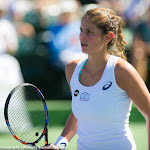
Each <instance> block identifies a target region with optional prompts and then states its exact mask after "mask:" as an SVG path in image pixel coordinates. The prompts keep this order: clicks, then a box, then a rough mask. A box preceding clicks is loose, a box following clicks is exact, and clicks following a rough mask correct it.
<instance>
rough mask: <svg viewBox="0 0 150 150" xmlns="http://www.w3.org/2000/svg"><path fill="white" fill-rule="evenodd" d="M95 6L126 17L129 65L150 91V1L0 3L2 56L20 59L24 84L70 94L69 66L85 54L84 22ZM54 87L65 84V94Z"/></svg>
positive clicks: (16, 0) (34, 0)
mask: <svg viewBox="0 0 150 150" xmlns="http://www.w3.org/2000/svg"><path fill="white" fill-rule="evenodd" d="M95 7H107V8H111V9H113V10H115V11H116V12H117V14H118V15H120V16H122V17H123V19H124V21H125V26H124V37H125V40H126V41H127V42H128V44H127V45H126V48H125V49H126V54H127V60H128V61H129V62H130V63H132V65H133V66H134V67H135V68H136V69H137V71H138V72H139V74H140V75H141V77H142V78H143V80H144V81H145V82H146V84H147V86H148V88H149V89H150V83H149V82H150V1H149V0H128V1H124V0H5V3H4V2H3V0H0V43H1V44H0V55H1V54H3V53H8V54H10V55H11V56H13V57H14V58H16V60H18V62H19V63H20V66H21V71H22V74H23V78H24V80H25V82H32V81H33V83H35V84H36V85H40V87H41V88H44V87H51V88H53V90H55V91H58V90H61V89H63V90H62V91H63V92H65V91H68V89H66V85H65V84H66V83H65V77H64V68H65V65H66V63H67V62H69V61H70V60H72V59H76V58H78V57H82V56H84V55H85V54H82V53H81V48H80V42H79V33H80V18H81V16H82V14H83V13H84V12H85V11H87V10H88V9H90V8H95ZM5 34H6V35H5ZM7 35H8V36H7ZM0 81H1V79H0ZM50 83H58V84H60V87H59V88H60V89H59V88H58V86H59V85H58V84H55V85H54V84H52V85H50ZM46 84H47V86H46ZM48 90H51V89H48V88H47V89H45V91H48ZM66 93H67V92H66ZM54 95H56V93H54Z"/></svg>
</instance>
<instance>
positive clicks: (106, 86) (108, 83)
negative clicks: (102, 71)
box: [102, 81, 112, 90]
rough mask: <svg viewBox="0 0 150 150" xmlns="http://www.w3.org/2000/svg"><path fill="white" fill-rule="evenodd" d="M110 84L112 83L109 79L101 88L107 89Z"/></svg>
mask: <svg viewBox="0 0 150 150" xmlns="http://www.w3.org/2000/svg"><path fill="white" fill-rule="evenodd" d="M111 85H112V82H111V81H108V82H106V84H105V85H104V86H103V88H102V89H103V90H107V89H109V88H110V87H111Z"/></svg>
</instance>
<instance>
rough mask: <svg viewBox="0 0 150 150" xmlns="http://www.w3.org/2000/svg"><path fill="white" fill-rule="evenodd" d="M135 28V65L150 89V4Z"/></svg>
mask: <svg viewBox="0 0 150 150" xmlns="http://www.w3.org/2000/svg"><path fill="white" fill-rule="evenodd" d="M146 7H147V6H146ZM133 27H134V51H133V63H134V66H135V68H136V69H137V71H138V72H139V74H140V75H141V76H142V78H143V79H144V81H145V82H147V85H148V88H149V89H150V84H149V80H150V65H149V64H150V63H149V62H150V3H149V7H148V9H147V11H146V12H145V14H144V15H143V17H142V18H141V19H140V20H139V21H138V23H137V22H136V24H134V26H133Z"/></svg>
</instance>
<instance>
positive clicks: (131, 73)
mask: <svg viewBox="0 0 150 150" xmlns="http://www.w3.org/2000/svg"><path fill="white" fill-rule="evenodd" d="M115 77H116V81H117V84H118V85H119V87H120V88H122V89H126V88H127V87H128V86H129V85H130V84H131V83H133V82H141V83H142V84H143V80H142V78H141V77H140V75H139V74H138V72H137V71H136V69H135V68H134V67H133V66H132V65H131V64H130V63H128V62H127V61H125V60H123V59H121V58H119V59H118V60H117V63H116V66H115Z"/></svg>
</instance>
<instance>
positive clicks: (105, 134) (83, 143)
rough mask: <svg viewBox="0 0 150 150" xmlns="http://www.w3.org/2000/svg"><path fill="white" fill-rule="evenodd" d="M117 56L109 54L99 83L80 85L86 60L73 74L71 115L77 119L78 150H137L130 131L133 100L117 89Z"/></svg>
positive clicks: (71, 82)
mask: <svg viewBox="0 0 150 150" xmlns="http://www.w3.org/2000/svg"><path fill="white" fill-rule="evenodd" d="M117 59H118V57H116V56H113V55H110V57H109V60H108V62H107V64H106V67H105V70H104V72H103V75H102V77H101V79H100V80H99V82H98V83H96V84H95V85H93V86H90V87H87V86H84V85H82V84H81V83H80V82H79V78H78V77H79V74H80V71H81V70H82V68H83V66H84V64H85V62H86V60H87V58H86V59H82V60H80V61H79V63H78V64H77V66H76V68H75V70H74V73H73V75H72V78H71V81H70V86H71V91H72V112H73V114H74V115H75V117H76V118H77V123H78V130H77V134H78V140H77V150H136V145H135V142H134V139H133V136H132V133H131V131H130V129H129V116H130V111H131V105H132V102H131V99H130V98H129V97H128V95H127V94H126V92H125V91H124V90H122V89H121V88H119V87H118V85H117V83H116V80H115V73H114V68H115V64H116V61H117Z"/></svg>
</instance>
